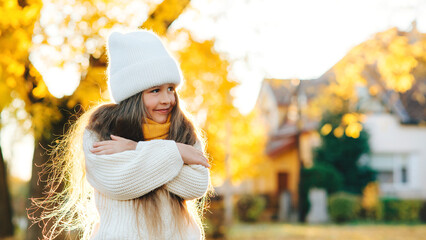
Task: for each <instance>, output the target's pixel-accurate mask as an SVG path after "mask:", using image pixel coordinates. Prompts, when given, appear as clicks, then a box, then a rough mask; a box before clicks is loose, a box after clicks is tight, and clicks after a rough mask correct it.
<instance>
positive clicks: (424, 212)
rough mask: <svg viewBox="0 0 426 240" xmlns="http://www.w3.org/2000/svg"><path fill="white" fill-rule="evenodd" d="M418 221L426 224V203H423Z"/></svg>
mask: <svg viewBox="0 0 426 240" xmlns="http://www.w3.org/2000/svg"><path fill="white" fill-rule="evenodd" d="M419 214H420V216H419V217H420V221H421V222H424V223H425V222H426V201H423V204H422V208H421V209H420V213H419Z"/></svg>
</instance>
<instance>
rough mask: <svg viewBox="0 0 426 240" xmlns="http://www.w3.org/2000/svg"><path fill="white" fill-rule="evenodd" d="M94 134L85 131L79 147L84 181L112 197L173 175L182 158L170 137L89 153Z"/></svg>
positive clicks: (142, 190) (128, 195)
mask: <svg viewBox="0 0 426 240" xmlns="http://www.w3.org/2000/svg"><path fill="white" fill-rule="evenodd" d="M96 141H98V139H97V137H96V134H95V133H94V132H91V131H89V130H85V132H84V136H83V150H84V155H85V159H86V178H87V181H88V182H89V183H90V184H91V185H92V186H93V187H94V188H95V189H97V190H98V191H99V192H100V193H102V194H104V195H106V196H108V197H110V198H112V199H116V200H129V199H134V198H137V197H140V196H143V195H145V194H146V193H148V192H150V191H152V190H155V189H156V188H158V187H160V186H163V185H164V184H166V183H167V182H169V181H171V180H172V179H174V178H176V176H177V175H178V174H179V172H180V171H181V169H182V166H183V161H182V158H181V156H180V154H179V150H178V148H177V146H176V143H175V142H174V141H171V140H152V141H143V142H138V144H137V147H136V150H131V151H124V152H119V153H115V154H109V155H96V154H93V153H92V152H90V149H91V148H92V146H93V143H94V142H96Z"/></svg>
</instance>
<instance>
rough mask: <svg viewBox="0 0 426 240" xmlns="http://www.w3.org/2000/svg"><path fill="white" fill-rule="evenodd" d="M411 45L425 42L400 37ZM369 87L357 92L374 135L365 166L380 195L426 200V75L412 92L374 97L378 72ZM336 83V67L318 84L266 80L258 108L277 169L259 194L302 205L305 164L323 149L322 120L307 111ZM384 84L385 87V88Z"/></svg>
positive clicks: (258, 184)
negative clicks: (300, 191)
mask: <svg viewBox="0 0 426 240" xmlns="http://www.w3.org/2000/svg"><path fill="white" fill-rule="evenodd" d="M398 35H400V36H406V37H407V38H408V39H409V40H410V41H416V39H419V38H423V39H425V38H424V34H421V33H419V32H418V31H417V30H416V27H415V23H414V24H413V30H412V31H410V32H400V31H398ZM372 69H373V68H372V67H371V66H367V67H366V69H365V73H366V80H367V84H366V85H365V86H361V87H357V89H354V90H355V91H356V93H357V96H358V99H359V100H358V106H357V109H358V110H359V111H361V112H364V113H366V116H367V118H366V121H365V128H366V129H367V130H368V131H369V134H370V148H371V153H370V154H369V156H365V157H363V158H362V159H361V160H360V161H361V164H368V165H370V166H371V167H372V168H373V169H375V170H376V171H377V173H378V174H377V181H378V182H379V185H380V190H381V195H382V196H389V197H398V198H416V199H426V185H425V184H422V183H424V182H426V94H425V93H426V74H423V75H422V74H420V75H416V83H415V85H414V86H412V88H411V89H410V90H409V91H406V92H405V93H398V92H395V91H390V90H385V91H381V92H376V93H374V94H372V91H370V89H371V87H372V86H375V85H377V84H378V83H379V82H380V81H381V80H380V79H377V76H380V75H378V74H377V72H375V73H373V74H368V71H377V70H372ZM333 79H334V73H333V68H332V69H330V70H329V71H327V72H326V73H325V74H323V75H322V76H321V77H320V78H318V79H313V80H298V79H265V80H264V81H263V83H262V87H261V90H260V93H259V97H258V100H257V104H256V107H257V108H259V109H260V111H261V113H262V114H261V115H262V116H263V119H264V123H265V125H266V126H267V129H268V132H269V140H268V143H267V146H266V149H265V152H266V153H267V155H268V156H269V158H270V159H269V160H270V162H271V164H272V166H273V167H272V168H271V169H272V170H271V174H269V175H267V176H262V178H259V179H257V180H256V181H255V183H254V184H255V186H256V189H258V192H264V193H269V194H272V195H273V194H275V197H276V198H278V196H279V194H280V193H282V192H289V193H290V195H291V199H292V206H293V207H296V206H297V189H298V182H299V171H300V165H301V164H304V165H305V166H309V165H311V164H312V149H313V148H314V147H315V146H318V145H319V136H318V135H317V133H316V131H315V130H316V128H317V124H318V122H317V121H318V120H319V119H318V118H317V119H315V118H309V117H308V114H306V112H304V111H305V109H306V107H307V106H308V105H309V103H310V102H311V100H312V99H314V98H315V96H316V94H318V93H319V92H320V89H321V88H322V87H324V86H327V85H328V84H329V83H330V82H332V81H333ZM382 84H383V83H382Z"/></svg>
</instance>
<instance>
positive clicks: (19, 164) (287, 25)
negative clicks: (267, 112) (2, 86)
mask: <svg viewBox="0 0 426 240" xmlns="http://www.w3.org/2000/svg"><path fill="white" fill-rule="evenodd" d="M44 7H46V8H48V7H49V6H48V4H45V6H44ZM143 11H146V9H144V10H143ZM143 11H142V12H143ZM415 19H416V20H417V25H418V29H419V30H420V31H421V32H426V0H398V1H397V0H297V1H296V0H293V1H287V0H262V1H260V0H257V1H254V0H233V1H229V0H192V1H191V6H190V8H188V9H187V10H186V11H185V13H184V14H182V15H181V16H180V18H179V19H178V20H177V21H175V22H174V23H173V25H172V26H171V28H172V29H171V30H172V31H173V30H175V29H179V28H181V27H185V28H188V29H190V30H191V31H192V32H193V34H194V36H195V37H196V39H197V40H205V39H212V38H214V39H216V45H215V48H216V50H217V51H218V52H220V53H221V54H223V55H224V56H226V57H227V58H228V59H229V61H230V63H231V68H230V76H231V77H232V78H233V79H235V80H237V81H239V82H240V86H239V87H237V88H236V89H235V91H233V92H232V94H233V96H234V97H235V102H234V103H235V105H236V106H237V107H238V108H239V109H240V111H241V112H242V113H248V112H249V111H250V110H251V109H252V108H253V106H254V104H255V102H256V99H257V95H258V92H259V88H260V85H261V82H262V80H263V79H264V78H281V79H289V78H299V79H314V78H317V77H319V76H321V75H322V74H323V73H325V72H326V71H327V70H328V69H330V68H331V67H332V66H333V65H334V64H335V63H337V62H338V61H339V60H340V59H341V58H342V57H343V56H344V55H345V54H346V53H347V52H348V51H349V50H350V49H351V48H352V47H354V46H356V45H358V44H360V43H362V42H363V41H365V40H367V39H368V38H370V37H372V36H373V35H374V33H376V32H380V31H385V30H387V29H389V28H391V27H398V28H399V29H400V30H404V31H409V30H410V29H411V22H412V21H413V20H415ZM35 56H36V55H35ZM39 56H41V57H43V55H39ZM34 64H35V65H37V63H34ZM36 67H37V66H36ZM65 67H66V69H65V70H64V69H62V70H61V69H58V68H44V69H43V68H40V69H39V68H38V69H39V71H40V72H41V73H42V75H43V77H44V78H45V80H46V84H47V85H48V87H49V90H50V91H51V92H52V93H53V94H54V95H56V96H61V95H64V94H70V89H71V90H72V89H73V88H75V87H76V86H77V85H78V82H76V81H75V79H79V76H80V75H79V74H75V68H73V66H72V65H66V66H65ZM64 72H65V73H66V74H64ZM73 72H74V73H73ZM58 75H62V76H64V75H66V76H67V78H63V77H62V78H61V79H63V80H67V81H64V82H59V81H58V78H57V76H58ZM71 78H75V79H74V81H72V79H71ZM49 79H54V81H49ZM71 93H72V91H71ZM2 121H7V117H6V118H5V117H4V116H3V115H2ZM8 126H9V127H7V128H5V129H7V130H3V131H2V132H1V141H2V142H1V143H2V146H5V147H4V155H5V158H6V159H13V161H10V162H11V163H13V164H11V174H12V175H14V176H18V177H20V178H22V179H24V180H28V179H29V178H30V176H31V159H32V152H31V151H22V149H21V148H22V147H21V146H23V145H26V146H30V147H29V149H31V146H32V147H33V143H32V141H33V140H32V139H31V138H29V137H28V136H25V135H24V134H23V135H22V137H19V141H17V142H16V146H12V145H10V144H8V143H10V142H11V141H10V137H11V135H15V136H16V134H13V133H16V131H17V130H16V126H14V125H13V123H10V124H9V125H8Z"/></svg>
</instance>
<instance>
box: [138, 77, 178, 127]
mask: <svg viewBox="0 0 426 240" xmlns="http://www.w3.org/2000/svg"><path fill="white" fill-rule="evenodd" d="M142 100H143V103H144V105H145V107H146V110H147V111H148V118H149V119H151V120H153V121H154V122H157V123H165V122H167V117H168V116H169V114H170V112H171V111H172V109H173V107H174V106H175V105H176V98H175V84H172V83H169V84H163V85H161V86H155V87H152V88H149V89H147V90H145V91H143V93H142Z"/></svg>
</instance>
